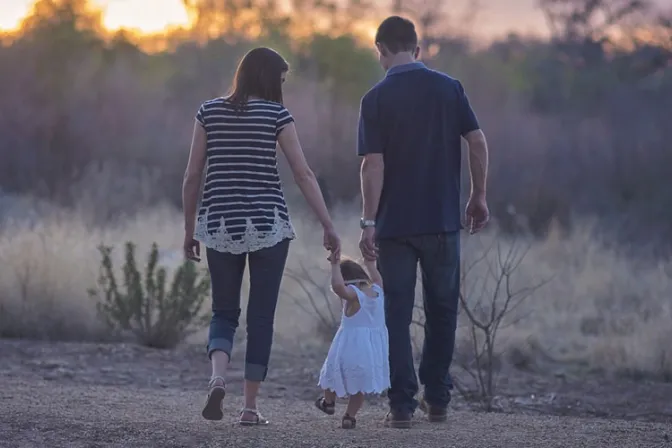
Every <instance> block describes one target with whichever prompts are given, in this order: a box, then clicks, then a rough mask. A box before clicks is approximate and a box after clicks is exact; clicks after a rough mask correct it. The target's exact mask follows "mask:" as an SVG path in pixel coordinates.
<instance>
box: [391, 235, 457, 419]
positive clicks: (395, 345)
mask: <svg viewBox="0 0 672 448" xmlns="http://www.w3.org/2000/svg"><path fill="white" fill-rule="evenodd" d="M378 247H379V258H378V263H379V267H380V272H381V275H382V277H383V284H384V288H385V319H386V323H387V330H388V332H389V336H390V382H391V387H390V390H389V391H388V394H387V395H388V399H389V404H390V408H391V409H393V410H397V411H401V412H410V413H413V412H415V409H416V407H417V405H418V402H417V400H416V399H415V395H416V394H417V392H418V379H417V377H416V374H415V366H414V363H413V349H412V345H411V334H410V326H411V321H412V319H413V305H414V301H415V300H414V299H415V285H416V279H417V266H418V262H419V263H420V269H421V271H422V283H423V305H424V310H425V319H426V320H425V342H424V345H423V348H422V359H421V361H420V370H419V376H420V382H421V383H422V385H423V386H424V388H425V391H424V392H425V400H426V401H427V403H428V404H430V405H432V406H437V407H446V406H448V403H449V402H450V398H451V396H450V391H451V390H452V389H453V383H452V379H451V377H450V373H449V369H450V364H451V362H452V359H453V350H454V348H455V331H456V329H457V307H458V303H459V297H460V234H459V232H451V233H443V234H438V235H422V236H414V237H408V238H394V239H381V240H379V241H378Z"/></svg>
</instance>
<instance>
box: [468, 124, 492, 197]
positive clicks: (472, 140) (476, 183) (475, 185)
mask: <svg viewBox="0 0 672 448" xmlns="http://www.w3.org/2000/svg"><path fill="white" fill-rule="evenodd" d="M464 138H465V140H466V141H467V143H468V144H469V174H470V176H471V195H472V196H480V197H483V198H485V195H486V189H487V180H488V157H489V156H488V142H487V140H486V139H485V134H484V133H483V131H482V130H480V129H476V130H475V131H471V132H469V133H468V134H467V135H465V136H464Z"/></svg>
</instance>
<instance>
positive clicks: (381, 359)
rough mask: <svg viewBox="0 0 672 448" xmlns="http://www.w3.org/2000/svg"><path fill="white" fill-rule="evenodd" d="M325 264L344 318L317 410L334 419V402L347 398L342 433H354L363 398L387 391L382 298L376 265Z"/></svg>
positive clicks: (335, 261)
mask: <svg viewBox="0 0 672 448" xmlns="http://www.w3.org/2000/svg"><path fill="white" fill-rule="evenodd" d="M329 261H330V262H331V288H332V289H333V291H334V292H335V293H336V294H337V295H338V296H339V297H340V298H341V299H342V301H343V314H342V316H341V326H340V327H339V328H338V331H337V332H336V336H334V340H333V341H332V342H331V347H330V348H329V354H328V355H327V359H326V360H325V361H324V365H323V366H322V370H321V371H320V381H319V383H318V385H319V386H320V387H321V388H322V389H323V390H324V396H322V397H320V398H318V400H317V401H316V402H315V406H317V408H318V409H319V410H320V411H322V412H324V413H325V414H328V415H333V414H334V413H335V412H336V397H337V396H338V397H341V398H342V397H346V396H347V397H349V400H348V407H347V409H346V410H345V415H344V416H343V420H342V422H341V427H342V428H344V429H352V428H354V427H355V425H356V423H357V421H356V419H355V416H356V415H357V411H359V409H360V408H361V407H362V405H363V404H364V394H381V393H382V392H384V391H385V390H387V389H388V388H389V387H390V366H389V360H388V356H389V347H388V343H389V341H388V334H387V327H386V326H385V307H384V305H385V297H384V295H383V283H382V279H381V277H380V273H379V272H378V269H377V268H376V263H375V261H366V262H365V263H364V265H365V266H366V270H365V269H364V268H363V267H362V266H361V265H359V264H358V263H356V262H354V261H352V260H345V259H344V260H342V261H341V260H340V259H338V258H334V257H333V256H332V257H330V258H329ZM367 271H368V274H367Z"/></svg>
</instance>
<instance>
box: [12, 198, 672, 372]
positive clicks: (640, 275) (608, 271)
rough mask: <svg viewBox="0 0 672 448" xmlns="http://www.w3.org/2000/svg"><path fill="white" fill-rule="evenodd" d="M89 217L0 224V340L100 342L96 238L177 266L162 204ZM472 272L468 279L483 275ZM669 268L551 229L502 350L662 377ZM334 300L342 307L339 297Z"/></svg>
mask: <svg viewBox="0 0 672 448" xmlns="http://www.w3.org/2000/svg"><path fill="white" fill-rule="evenodd" d="M293 210H297V207H294V208H293ZM298 215H299V214H298V213H294V216H295V225H296V227H297V231H298V233H299V240H298V241H296V242H295V243H294V244H293V247H292V254H291V258H290V261H289V267H290V268H296V267H297V266H298V261H299V260H301V261H302V262H303V263H304V265H305V264H307V265H309V266H310V268H311V272H312V273H313V274H312V275H314V276H316V277H315V278H316V280H317V281H318V282H326V281H328V277H327V273H328V271H327V267H328V266H327V261H326V254H325V253H324V252H323V249H322V248H321V247H320V243H321V232H320V231H319V229H318V230H316V229H317V227H316V226H315V223H314V222H312V221H310V220H306V219H299V216H298ZM336 215H337V217H338V221H339V229H340V230H341V232H342V235H343V236H344V238H345V240H346V241H345V248H344V252H345V253H346V254H351V255H353V254H356V253H357V252H356V240H357V237H358V228H357V216H358V211H357V210H356V209H355V208H353V207H344V208H343V209H341V210H338V211H337V212H336ZM88 222H90V219H88V218H87V214H86V213H84V214H82V215H81V216H80V214H78V213H70V214H63V213H61V214H53V215H52V217H50V218H49V219H45V220H43V221H41V222H39V223H37V224H35V225H33V226H29V224H28V223H27V222H26V221H20V222H19V221H15V222H8V223H6V224H5V225H4V227H2V229H1V230H0V263H1V265H2V266H3V268H2V269H1V270H0V335H3V336H7V337H37V338H48V339H71V340H92V339H106V337H107V335H106V334H105V330H104V326H103V325H102V324H101V323H99V321H98V320H97V318H96V314H95V304H94V303H92V302H91V300H90V299H89V297H88V296H87V292H86V290H87V288H88V287H90V286H92V285H94V284H95V281H96V277H97V275H98V266H99V254H98V251H97V249H96V247H97V245H98V244H100V243H105V244H108V245H113V246H115V247H117V248H118V250H117V251H116V254H117V256H121V249H122V245H123V243H125V242H126V241H127V240H131V241H133V242H135V243H137V244H138V253H139V254H146V253H147V250H148V249H149V247H150V245H151V244H152V243H153V242H156V243H158V245H159V248H160V249H161V250H162V255H163V256H162V263H163V264H164V265H167V266H168V267H174V266H176V265H177V264H178V262H179V261H180V255H179V247H180V244H181V240H182V232H181V228H182V225H181V215H180V213H179V212H178V211H176V210H173V209H170V208H169V207H161V206H159V207H156V208H154V209H152V210H147V211H145V212H143V213H142V214H140V215H137V216H135V217H133V218H129V219H127V220H125V221H124V222H123V224H116V225H114V226H110V227H108V228H92V227H91V226H90V225H87V223H88ZM493 238H497V235H496V234H495V233H494V232H490V233H486V234H484V235H482V236H478V237H465V241H464V244H463V255H464V257H465V259H467V260H468V259H470V258H473V257H476V256H478V253H479V251H480V250H483V248H485V247H487V246H488V245H490V244H491V243H492V239H493ZM500 243H501V244H503V245H507V244H511V242H509V241H504V240H502V241H500ZM478 269H479V268H478V267H477V268H476V269H475V270H474V274H473V275H475V276H476V277H478V276H479V275H482V271H481V274H479V270H478ZM482 269H486V266H483V267H482ZM671 273H672V265H670V264H668V265H663V264H655V263H650V264H647V263H643V262H635V261H633V260H629V259H626V258H624V257H622V256H619V255H618V254H617V253H615V252H613V251H611V250H608V249H605V248H604V247H603V246H602V245H601V244H600V243H598V242H597V240H596V238H595V237H594V233H593V232H592V229H591V228H590V227H583V228H579V227H577V230H575V232H574V233H573V234H572V235H570V236H569V237H566V238H565V237H561V236H560V235H559V234H551V235H550V236H549V237H548V238H547V239H546V240H544V241H537V242H534V243H533V244H532V245H531V248H530V250H529V251H528V253H527V255H526V256H525V259H524V260H523V262H522V264H521V266H520V268H519V269H518V270H517V272H516V277H515V279H514V281H515V282H517V283H518V285H533V284H538V283H539V282H540V281H543V280H547V279H549V278H552V281H551V282H549V283H548V284H547V285H545V286H544V288H543V289H540V290H539V291H537V292H535V295H534V296H533V297H531V298H530V299H529V300H528V301H527V302H526V304H525V306H524V308H522V309H521V310H520V312H522V313H524V314H525V315H526V317H525V318H524V319H522V320H521V321H519V322H517V323H516V324H515V325H513V326H509V327H507V328H506V329H503V330H502V332H501V336H500V339H499V343H500V345H499V347H500V349H501V351H502V352H508V353H515V354H516V356H518V357H520V356H521V354H522V356H527V357H529V358H532V361H531V362H534V358H535V356H536V355H537V354H538V351H537V350H538V349H537V348H538V347H542V348H543V350H544V352H545V353H547V354H550V356H551V357H553V358H556V359H559V360H563V361H572V362H577V363H582V365H585V366H588V367H590V368H592V369H600V370H604V371H609V372H622V373H629V374H636V375H645V376H651V377H657V378H667V379H670V378H671V377H672V347H671V346H670V344H669V341H670V340H672V326H671V325H670V321H671V319H672V303H671V302H670V300H669V298H670V296H672V276H671V275H670V274H671ZM284 286H285V288H286V290H285V294H284V295H283V297H282V298H281V301H280V305H279V307H278V315H277V320H276V333H277V335H278V336H279V337H280V339H282V340H288V341H295V342H296V341H306V340H316V339H317V338H315V329H316V326H317V322H316V321H315V319H314V316H311V315H310V314H309V313H305V312H303V311H301V310H300V309H299V308H298V307H297V306H296V304H295V303H294V301H293V299H292V298H291V297H290V296H294V297H296V298H299V300H307V297H306V296H305V294H303V295H302V293H301V292H300V291H298V289H296V286H295V285H294V286H293V285H292V284H291V282H285V285H284ZM302 297H303V298H302ZM331 305H332V306H336V307H337V306H338V303H337V301H336V299H335V298H334V301H333V302H332V303H331ZM324 306H326V305H324Z"/></svg>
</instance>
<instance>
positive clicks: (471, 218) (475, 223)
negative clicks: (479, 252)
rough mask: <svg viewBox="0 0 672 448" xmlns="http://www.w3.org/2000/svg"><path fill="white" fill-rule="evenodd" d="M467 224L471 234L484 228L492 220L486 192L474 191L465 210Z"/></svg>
mask: <svg viewBox="0 0 672 448" xmlns="http://www.w3.org/2000/svg"><path fill="white" fill-rule="evenodd" d="M465 218H466V224H467V226H468V227H469V233H470V234H471V235H473V234H475V233H477V232H479V231H481V230H483V228H484V227H485V225H486V224H487V223H488V221H489V220H490V211H489V210H488V203H487V201H486V199H485V194H474V193H472V195H471V197H470V198H469V201H468V202H467V207H466V210H465Z"/></svg>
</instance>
